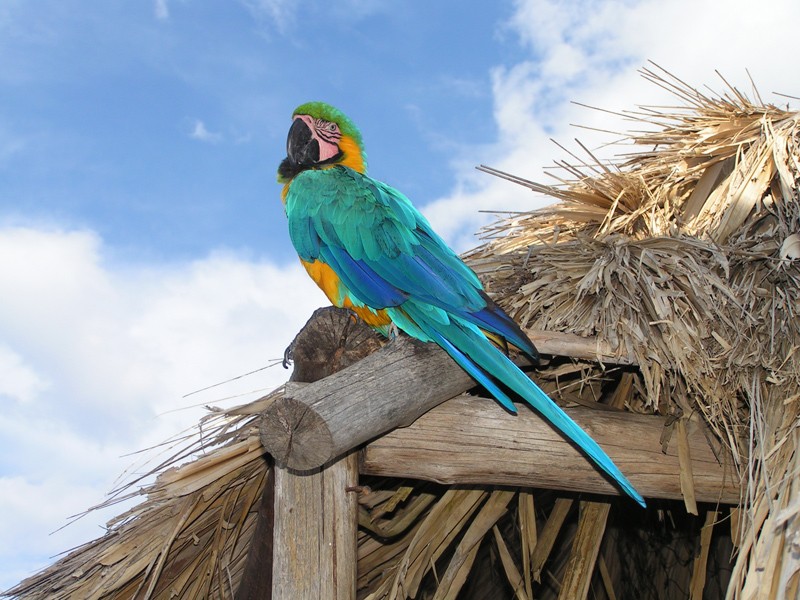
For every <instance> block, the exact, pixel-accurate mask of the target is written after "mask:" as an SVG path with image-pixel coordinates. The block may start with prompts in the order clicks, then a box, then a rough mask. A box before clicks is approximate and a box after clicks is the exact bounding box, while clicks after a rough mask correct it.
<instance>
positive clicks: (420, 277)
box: [278, 102, 644, 506]
mask: <svg viewBox="0 0 800 600" xmlns="http://www.w3.org/2000/svg"><path fill="white" fill-rule="evenodd" d="M292 118H293V123H292V126H291V128H290V129H289V136H288V139H287V143H286V153H287V156H286V158H285V159H284V160H283V161H282V162H281V164H280V167H279V168H278V181H279V182H281V183H283V184H285V185H284V188H283V194H282V198H283V202H284V205H285V208H286V216H287V217H288V221H289V234H290V236H291V239H292V243H293V244H294V247H295V249H296V250H297V253H298V254H299V255H300V260H301V262H302V264H303V266H304V267H305V269H306V271H308V274H309V275H310V276H311V278H312V279H313V280H314V281H315V282H316V283H317V285H318V286H319V287H320V288H322V291H323V292H325V295H326V296H327V297H328V299H329V300H330V301H331V302H332V303H333V304H334V305H335V306H338V307H340V308H349V309H351V310H352V311H353V312H355V313H356V314H357V315H358V316H360V317H361V318H362V319H363V320H364V321H365V322H366V323H367V324H368V325H370V326H372V327H373V328H375V329H377V330H378V331H380V332H382V333H383V334H385V335H388V334H389V331H390V329H391V327H392V326H393V325H394V326H396V327H397V328H398V329H400V330H402V331H404V332H405V333H407V334H408V335H410V336H412V337H414V338H416V339H418V340H421V341H423V342H434V343H436V344H438V345H439V346H441V347H442V348H443V349H444V350H445V352H447V353H448V354H449V355H450V356H451V357H452V358H453V360H455V361H456V363H458V364H459V365H460V366H461V367H462V368H463V369H464V370H465V371H466V372H467V373H469V374H470V375H471V376H472V377H473V378H474V379H475V380H476V381H478V382H479V383H480V384H481V385H483V386H484V387H485V388H486V389H487V390H488V391H489V392H490V393H491V394H492V395H493V396H494V397H495V398H496V399H497V401H498V402H499V403H500V404H502V405H503V406H504V407H505V408H506V409H507V410H508V411H510V412H512V413H516V409H515V408H514V404H513V403H512V402H511V399H510V398H509V396H508V394H507V393H506V392H505V391H503V389H501V388H500V387H499V386H498V385H497V383H496V382H501V383H502V384H503V385H505V386H507V387H508V388H509V389H511V390H513V392H514V393H516V394H518V395H519V396H520V397H521V398H523V399H524V400H525V401H526V402H528V403H529V404H530V405H531V406H532V407H533V408H534V409H536V411H538V412H539V413H540V414H541V415H542V416H543V417H544V418H546V419H547V420H548V421H550V423H552V424H553V425H554V426H555V427H556V428H557V429H558V430H560V431H561V433H562V434H563V435H564V436H566V437H567V438H569V439H570V440H572V441H573V442H575V443H576V444H577V445H578V446H579V447H580V448H581V449H582V450H583V452H584V453H585V454H586V455H587V456H589V457H590V458H591V459H592V460H593V461H594V462H595V463H596V464H597V466H598V467H600V468H601V469H602V470H603V471H605V472H606V473H608V474H609V475H610V476H611V477H612V478H613V479H614V480H615V481H616V482H617V483H618V484H619V486H620V487H621V488H622V489H623V490H624V491H625V492H627V493H628V494H629V495H630V496H631V497H632V498H633V499H635V500H636V501H637V502H639V503H640V504H641V505H642V506H644V500H643V499H642V497H641V495H639V493H638V492H637V491H636V490H635V489H634V488H633V486H632V485H631V484H630V482H629V481H628V480H627V479H626V478H625V476H624V475H623V474H622V472H621V471H620V470H619V469H618V468H617V467H616V465H615V464H614V463H613V462H612V461H611V459H610V458H609V457H608V456H607V455H606V453H605V452H604V451H603V450H602V449H601V448H600V446H598V445H597V443H596V442H595V441H594V440H593V439H592V438H591V437H589V435H587V434H586V433H585V432H584V431H583V430H582V429H581V428H580V427H578V425H577V424H576V423H575V422H574V421H573V420H572V419H570V418H569V416H567V414H566V413H565V412H564V411H563V410H561V408H559V407H558V406H557V405H556V404H555V403H554V402H553V401H552V400H551V399H550V398H549V397H548V396H547V394H545V393H544V392H543V391H542V390H541V389H539V387H538V386H537V385H536V384H535V383H534V382H533V381H531V380H530V379H529V378H528V377H527V376H526V375H525V374H524V373H523V372H522V371H520V370H519V368H517V366H516V365H515V364H514V363H513V362H512V361H511V360H509V358H508V357H507V356H506V355H505V354H504V353H503V352H502V351H501V350H500V349H499V348H498V347H497V345H495V344H494V343H492V341H491V340H494V341H495V342H500V343H501V344H504V343H505V342H506V341H507V342H509V343H511V344H513V345H514V346H516V347H517V348H519V349H520V350H521V351H522V352H523V353H525V354H526V355H527V356H529V357H530V358H531V359H532V360H534V361H537V360H538V353H537V351H536V348H535V347H534V345H533V343H532V342H531V341H530V339H529V338H528V337H527V336H526V335H525V333H523V331H522V330H521V329H520V328H519V326H517V324H516V323H515V322H514V321H513V320H512V319H511V317H509V316H508V315H507V314H506V313H505V312H503V310H502V309H501V308H500V307H499V306H497V305H496V304H495V303H494V302H493V301H492V300H491V299H490V298H489V297H488V296H487V295H486V293H485V292H484V290H483V286H482V284H481V282H480V280H479V279H478V277H477V276H476V275H475V273H474V272H473V271H472V270H471V269H470V268H469V267H468V266H467V265H465V264H464V263H463V262H462V261H461V259H460V258H459V257H458V256H456V254H455V253H454V252H453V251H452V250H451V249H450V248H449V247H448V246H447V245H446V244H445V243H444V241H443V240H442V239H441V238H440V237H439V236H438V235H437V234H436V233H435V232H434V231H433V229H431V226H430V224H429V223H428V221H427V220H426V219H425V217H423V216H422V214H420V213H419V212H418V211H417V210H416V209H415V208H414V206H413V205H412V204H411V202H410V201H409V200H408V198H406V197H405V196H404V195H403V194H401V193H400V192H398V191H397V190H395V189H394V188H392V187H390V186H388V185H386V184H385V183H382V182H380V181H376V180H375V179H371V178H370V177H368V176H367V174H366V171H367V162H366V155H365V153H364V147H363V143H362V140H361V134H360V133H359V131H358V129H356V127H355V126H354V125H353V123H352V122H351V121H350V119H348V118H347V117H346V116H345V115H344V114H343V113H342V112H340V111H339V110H337V109H336V108H334V107H332V106H330V105H328V104H325V103H322V102H309V103H307V104H303V105H302V106H299V107H298V108H297V109H296V110H295V111H294V114H293V117H292Z"/></svg>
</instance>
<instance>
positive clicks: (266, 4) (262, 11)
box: [241, 0, 299, 33]
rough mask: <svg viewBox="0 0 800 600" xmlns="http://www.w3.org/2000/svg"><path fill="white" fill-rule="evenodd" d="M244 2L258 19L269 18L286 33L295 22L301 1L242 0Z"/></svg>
mask: <svg viewBox="0 0 800 600" xmlns="http://www.w3.org/2000/svg"><path fill="white" fill-rule="evenodd" d="M241 2H242V4H243V5H244V6H245V7H246V8H247V9H248V10H249V11H250V13H251V14H252V15H253V16H254V17H255V18H256V19H258V20H264V19H266V20H269V21H271V22H272V24H273V25H274V26H275V28H276V29H277V30H278V31H279V32H281V33H284V32H285V31H286V30H287V29H288V28H289V27H290V26H291V24H292V23H293V22H294V18H295V11H296V10H297V6H298V4H299V3H297V2H291V1H289V0H241Z"/></svg>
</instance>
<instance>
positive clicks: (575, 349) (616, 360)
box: [525, 329, 637, 365]
mask: <svg viewBox="0 0 800 600" xmlns="http://www.w3.org/2000/svg"><path fill="white" fill-rule="evenodd" d="M525 333H526V334H528V337H529V338H530V339H531V341H532V342H533V344H534V345H535V346H536V349H537V350H538V351H539V354H551V355H553V356H568V357H570V358H578V359H581V360H591V361H596V362H601V363H604V364H614V365H635V364H637V362H636V358H635V357H633V356H628V355H626V354H623V353H622V352H620V351H618V350H616V349H614V348H613V347H612V346H611V344H609V343H608V342H607V341H606V340H604V339H602V338H599V337H585V336H581V335H575V334H574V333H561V332H559V331H541V330H534V329H528V330H526V331H525Z"/></svg>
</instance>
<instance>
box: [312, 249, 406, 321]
mask: <svg viewBox="0 0 800 600" xmlns="http://www.w3.org/2000/svg"><path fill="white" fill-rule="evenodd" d="M300 262H301V263H302V264H303V267H305V269H306V272H307V273H308V275H309V276H310V277H311V279H313V280H314V283H316V284H317V285H318V286H319V287H320V289H321V290H322V291H323V292H325V295H326V296H327V297H328V300H330V301H331V304H333V305H334V306H338V307H339V308H349V309H350V310H352V311H353V312H354V313H356V314H357V315H358V316H359V317H361V319H362V320H363V321H364V322H365V323H366V324H367V325H369V326H370V327H386V326H387V325H389V324H390V323H391V322H392V320H391V319H390V318H389V315H387V314H386V311H384V310H373V309H371V308H369V307H366V306H355V305H354V304H353V303H352V302H351V301H350V298H348V296H347V290H346V289H344V284H343V283H342V280H341V279H339V276H338V275H337V274H336V273H335V272H334V270H333V269H331V268H330V267H329V266H328V265H326V264H325V263H323V262H320V261H318V260H315V261H313V262H307V261H305V260H302V259H301V260H300Z"/></svg>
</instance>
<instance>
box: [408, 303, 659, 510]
mask: <svg viewBox="0 0 800 600" xmlns="http://www.w3.org/2000/svg"><path fill="white" fill-rule="evenodd" d="M411 304H412V303H411V302H407V303H406V304H405V305H404V306H403V312H404V313H405V314H406V315H407V317H409V318H410V319H411V320H413V323H414V324H415V325H416V326H417V327H418V328H419V330H421V332H422V333H424V334H426V337H428V339H429V340H430V341H434V342H436V343H437V344H439V345H440V346H441V347H442V348H443V349H444V350H445V351H446V352H447V353H448V354H449V355H450V356H451V357H452V358H453V360H455V361H456V363H458V365H459V366H460V367H461V368H462V369H464V370H465V371H466V372H467V373H469V374H470V375H471V376H472V377H473V378H474V379H475V380H476V381H477V382H478V383H480V384H481V385H483V386H484V387H485V388H486V389H487V390H488V391H489V392H490V393H491V394H492V395H493V396H494V397H495V398H496V399H497V401H498V402H499V403H500V404H502V405H503V406H504V407H505V408H506V409H507V410H509V411H510V412H512V413H516V412H517V411H516V409H515V408H514V404H513V403H512V402H511V399H510V398H509V397H508V395H507V394H506V393H505V392H504V391H503V390H501V389H500V387H498V386H497V384H496V383H495V382H494V381H493V379H492V378H494V379H497V380H498V381H501V382H502V383H503V384H504V385H506V386H508V387H509V388H510V389H512V390H513V391H514V392H515V393H517V394H519V396H520V397H522V398H523V399H524V400H525V401H526V402H527V403H528V404H530V405H531V406H532V407H533V408H534V409H535V410H536V411H537V412H538V413H539V414H540V415H542V416H543V417H544V418H545V419H547V420H548V421H549V422H550V423H552V424H553V425H554V426H555V427H556V428H557V429H558V430H559V431H560V432H561V433H562V434H563V435H564V436H566V437H567V438H569V439H570V440H572V441H573V442H575V443H576V444H577V445H578V446H579V447H580V448H581V450H582V451H583V452H584V453H585V454H586V455H587V456H588V457H589V458H591V459H592V461H594V463H595V464H596V465H597V466H598V467H600V469H602V470H603V471H605V472H606V473H607V474H608V475H609V476H610V477H611V478H612V479H614V481H616V482H617V484H618V485H619V487H621V488H622V489H623V490H624V491H625V493H627V494H628V495H629V496H630V497H631V498H633V499H634V500H636V502H638V503H639V504H641V505H642V506H645V501H644V498H642V496H641V494H639V492H637V491H636V489H634V487H633V485H631V483H630V481H628V479H627V478H626V477H625V475H623V474H622V471H620V470H619V469H618V468H617V466H616V465H615V464H614V463H613V461H612V460H611V459H610V458H609V457H608V455H607V454H606V453H605V452H604V451H603V449H602V448H601V447H600V446H599V445H598V444H597V442H595V441H594V440H593V439H592V438H591V437H590V436H589V435H588V434H587V433H586V432H585V431H584V430H583V429H581V428H580V427H579V426H578V424H577V423H575V421H573V420H572V419H571V418H570V417H569V415H567V413H565V412H564V411H563V410H562V409H561V408H560V407H559V406H558V405H557V404H556V403H555V402H553V401H552V400H551V399H550V397H549V396H548V395H547V394H545V393H544V392H543V391H542V390H541V389H540V388H539V386H538V385H536V384H535V383H534V382H533V381H531V379H530V378H529V377H528V376H527V375H525V373H523V372H522V371H521V370H520V369H519V368H518V367H517V366H516V365H515V364H514V363H513V362H512V361H511V360H510V359H509V358H508V357H507V356H506V355H505V354H503V352H501V351H500V350H498V349H497V348H496V347H495V346H494V345H493V344H492V343H491V342H490V341H489V340H488V339H487V338H486V336H485V335H484V334H483V333H482V332H481V331H480V329H478V327H476V326H475V325H473V324H471V323H468V322H466V321H464V320H462V319H460V318H458V317H454V316H452V315H451V317H450V319H448V322H442V321H443V320H442V319H437V318H431V316H432V315H431V313H430V311H429V310H426V309H425V308H426V307H425V308H423V307H420V306H419V305H417V306H413V305H411ZM410 305H411V306H410ZM417 309H420V310H417ZM398 325H400V327H401V328H402V329H405V327H402V325H401V324H398ZM412 335H413V334H412ZM420 338H422V336H420Z"/></svg>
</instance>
